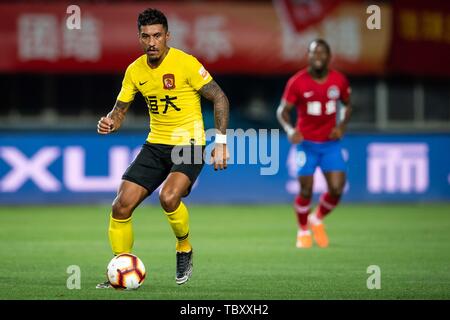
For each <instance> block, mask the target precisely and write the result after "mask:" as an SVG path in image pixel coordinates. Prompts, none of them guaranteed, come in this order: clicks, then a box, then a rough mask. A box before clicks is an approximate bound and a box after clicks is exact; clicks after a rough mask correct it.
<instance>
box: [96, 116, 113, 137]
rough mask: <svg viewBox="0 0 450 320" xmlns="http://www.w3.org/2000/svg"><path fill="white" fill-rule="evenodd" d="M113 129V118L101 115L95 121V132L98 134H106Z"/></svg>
mask: <svg viewBox="0 0 450 320" xmlns="http://www.w3.org/2000/svg"><path fill="white" fill-rule="evenodd" d="M112 131H114V120H113V119H111V118H108V117H101V118H100V120H98V123H97V132H98V133H100V134H108V133H111V132H112Z"/></svg>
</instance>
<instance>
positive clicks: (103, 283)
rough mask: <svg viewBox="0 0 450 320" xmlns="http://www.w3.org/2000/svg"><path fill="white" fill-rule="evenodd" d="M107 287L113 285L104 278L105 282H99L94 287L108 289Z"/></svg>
mask: <svg viewBox="0 0 450 320" xmlns="http://www.w3.org/2000/svg"><path fill="white" fill-rule="evenodd" d="M109 288H113V286H112V284H111V283H110V282H109V281H108V280H106V281H105V282H101V283H99V284H98V285H96V286H95V289H109Z"/></svg>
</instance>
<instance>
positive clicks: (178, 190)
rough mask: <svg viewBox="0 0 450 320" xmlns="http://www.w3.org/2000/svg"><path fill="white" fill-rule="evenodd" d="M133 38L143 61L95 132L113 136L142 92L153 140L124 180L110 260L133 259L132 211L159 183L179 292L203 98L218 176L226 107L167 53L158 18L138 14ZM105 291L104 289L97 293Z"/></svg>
mask: <svg viewBox="0 0 450 320" xmlns="http://www.w3.org/2000/svg"><path fill="white" fill-rule="evenodd" d="M138 30H139V42H140V44H141V46H142V49H143V50H144V52H145V54H144V55H142V56H141V57H139V58H138V59H136V60H135V61H134V62H133V63H131V64H130V65H129V66H128V68H127V70H126V72H125V77H124V79H123V82H122V89H121V91H120V93H119V95H118V97H117V101H116V103H115V105H114V108H113V109H112V110H111V112H109V113H108V115H107V116H106V117H102V118H101V119H100V120H99V121H98V126H97V131H98V133H99V134H109V133H111V132H114V131H117V130H118V129H119V128H120V126H121V124H122V122H123V120H124V118H125V114H126V112H127V110H128V108H129V106H130V104H131V102H132V101H133V99H134V96H135V94H136V93H137V92H140V93H141V94H142V96H143V97H144V99H145V100H146V102H147V105H148V109H149V115H150V133H149V135H148V137H147V140H146V142H145V144H144V145H143V146H142V149H141V151H140V153H139V155H138V156H137V157H136V159H135V160H134V161H133V162H132V163H131V165H130V166H129V167H128V169H127V170H126V172H125V173H124V175H123V177H122V182H121V184H120V187H119V190H118V192H117V197H116V198H115V199H114V201H113V204H112V212H111V216H110V222H109V240H110V244H111V248H112V251H113V253H114V254H115V255H118V254H121V253H129V252H131V250H132V246H133V229H132V221H131V219H132V217H131V216H132V213H133V210H134V209H135V208H136V207H137V206H138V205H139V204H140V203H141V202H142V201H143V200H144V199H145V198H146V197H148V196H149V195H150V194H151V193H152V192H153V191H155V190H156V189H157V188H158V187H159V186H160V185H161V184H162V183H163V182H164V183H163V185H162V188H161V190H160V193H159V200H160V203H161V207H162V209H163V210H164V213H165V214H166V216H167V219H168V221H169V223H170V225H171V227H172V230H173V232H174V234H175V237H176V239H177V240H176V248H175V249H176V283H177V284H183V283H185V282H186V281H188V280H189V278H190V276H191V274H192V267H193V263H192V258H193V255H192V246H191V243H190V241H189V214H188V210H187V208H186V206H185V205H184V204H183V202H182V201H181V199H182V198H183V197H186V196H187V195H188V194H189V192H190V191H191V187H192V185H193V184H194V182H195V180H196V178H197V177H198V175H199V174H200V171H201V170H202V168H203V165H204V161H203V151H204V147H205V132H204V128H203V118H202V113H201V106H200V98H201V97H200V96H203V97H205V98H206V99H208V100H210V101H212V102H213V104H214V118H215V127H216V139H215V145H214V149H213V151H212V154H211V159H212V163H213V164H214V169H215V170H222V169H226V167H227V162H226V161H227V157H228V150H227V146H226V135H225V134H226V129H227V125H228V117H229V103H228V99H227V97H226V95H225V94H224V92H223V91H222V89H221V88H220V87H219V85H218V84H217V83H216V82H215V81H214V80H213V78H212V77H211V75H210V74H209V73H208V71H207V70H206V69H205V68H204V67H203V66H202V65H201V64H200V62H199V61H198V60H197V59H196V58H195V57H193V56H192V55H189V54H187V53H185V52H183V51H181V50H178V49H176V48H171V47H169V46H168V44H167V42H168V40H169V38H170V33H169V31H168V24H167V19H166V17H165V16H164V14H163V13H162V12H161V11H159V10H156V9H147V10H145V11H143V12H142V13H140V14H139V17H138ZM174 151H175V152H174ZM174 157H175V158H176V157H178V158H176V159H175V158H174ZM180 158H181V159H182V161H181V163H180V161H179V159H180ZM177 159H178V160H177ZM108 287H111V285H110V284H109V283H108V282H105V283H100V284H99V285H97V288H108Z"/></svg>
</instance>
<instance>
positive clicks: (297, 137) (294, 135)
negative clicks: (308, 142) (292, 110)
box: [288, 129, 303, 144]
mask: <svg viewBox="0 0 450 320" xmlns="http://www.w3.org/2000/svg"><path fill="white" fill-rule="evenodd" d="M288 139H289V141H290V142H291V143H292V144H298V143H300V142H302V141H303V135H302V134H301V133H300V132H299V131H298V130H297V129H294V130H291V131H290V132H288Z"/></svg>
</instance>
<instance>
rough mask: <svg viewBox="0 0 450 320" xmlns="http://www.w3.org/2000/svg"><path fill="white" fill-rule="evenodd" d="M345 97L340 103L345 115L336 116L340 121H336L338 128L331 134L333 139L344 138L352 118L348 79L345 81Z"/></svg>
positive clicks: (341, 98)
mask: <svg viewBox="0 0 450 320" xmlns="http://www.w3.org/2000/svg"><path fill="white" fill-rule="evenodd" d="M344 92H345V93H344V95H343V96H341V97H340V102H341V103H342V106H341V108H343V109H344V115H343V117H342V115H341V114H340V112H339V114H338V115H336V116H337V119H340V120H339V121H336V127H335V128H333V130H332V131H331V133H330V138H331V139H341V138H342V137H343V136H344V133H345V131H346V130H347V124H348V122H349V121H350V117H351V115H352V105H351V103H350V92H351V89H350V86H349V85H348V81H347V79H345V80H344Z"/></svg>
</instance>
